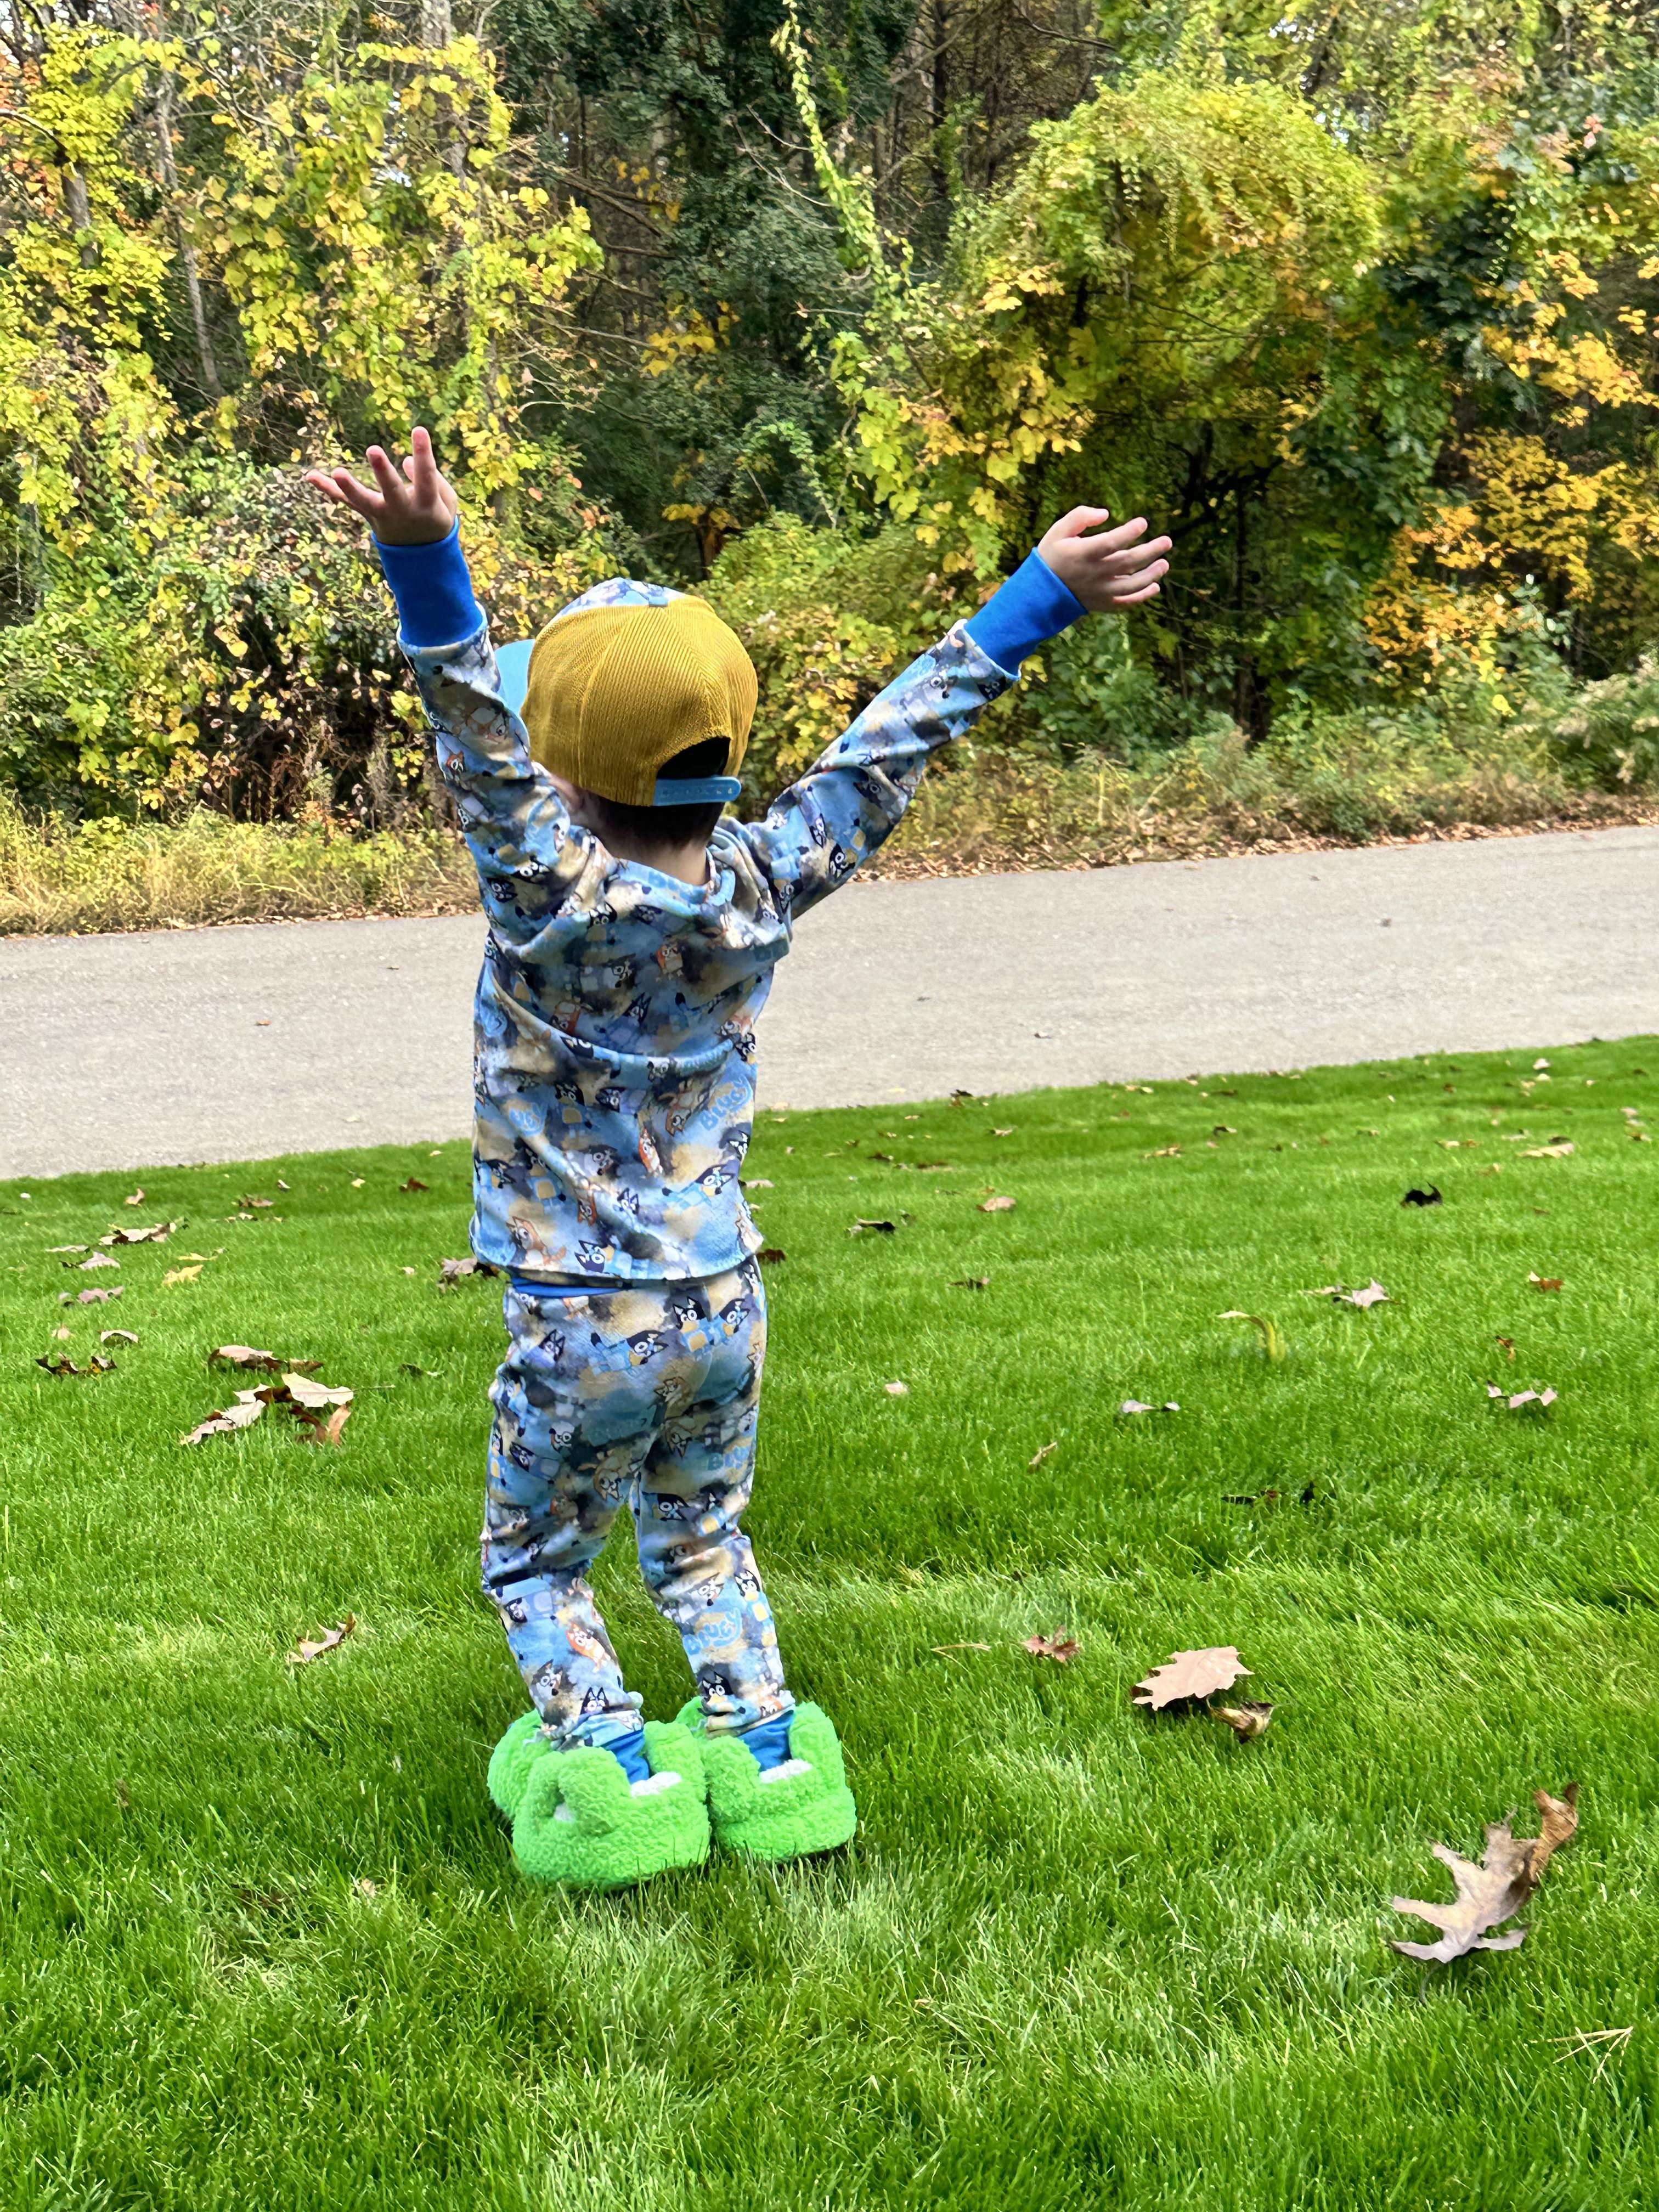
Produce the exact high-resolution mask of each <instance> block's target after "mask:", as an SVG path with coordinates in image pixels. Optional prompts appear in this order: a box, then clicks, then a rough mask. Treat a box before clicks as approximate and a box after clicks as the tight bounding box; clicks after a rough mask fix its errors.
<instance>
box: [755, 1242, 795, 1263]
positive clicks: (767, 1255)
mask: <svg viewBox="0 0 1659 2212" xmlns="http://www.w3.org/2000/svg"><path fill="white" fill-rule="evenodd" d="M755 1257H756V1259H757V1260H758V1261H759V1262H760V1264H761V1266H762V1267H777V1266H779V1265H780V1263H781V1261H785V1260H787V1258H788V1257H789V1255H788V1254H787V1252H786V1251H784V1250H783V1249H782V1248H781V1246H780V1245H777V1244H763V1246H762V1247H761V1249H760V1250H759V1251H758V1252H757V1253H756V1255H755Z"/></svg>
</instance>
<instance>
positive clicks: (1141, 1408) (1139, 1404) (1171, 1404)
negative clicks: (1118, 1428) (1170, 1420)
mask: <svg viewBox="0 0 1659 2212" xmlns="http://www.w3.org/2000/svg"><path fill="white" fill-rule="evenodd" d="M1117 1410H1118V1412H1119V1413H1179V1412H1180V1411H1181V1408H1180V1407H1179V1406H1178V1405H1176V1401H1175V1400H1174V1399H1173V1398H1166V1399H1165V1400H1164V1403H1163V1404H1162V1405H1161V1406H1149V1405H1148V1404H1147V1403H1146V1400H1145V1399H1144V1398H1126V1399H1125V1400H1124V1401H1123V1402H1122V1404H1121V1406H1120V1407H1118V1409H1117Z"/></svg>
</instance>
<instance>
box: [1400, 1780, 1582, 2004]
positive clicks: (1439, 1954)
mask: <svg viewBox="0 0 1659 2212" xmlns="http://www.w3.org/2000/svg"><path fill="white" fill-rule="evenodd" d="M1533 1802H1534V1804H1535V1805H1536V1806H1537V1808H1538V1810H1539V1812H1540V1813H1541V1814H1542V1816H1543V1817H1542V1820H1541V1824H1540V1825H1541V1833H1540V1834H1538V1835H1536V1836H1522V1837H1519V1838H1517V1837H1516V1836H1514V1835H1512V1834H1511V1833H1510V1823H1509V1821H1508V1820H1493V1821H1491V1822H1489V1823H1488V1824H1487V1827H1486V1850H1485V1851H1484V1852H1483V1853H1482V1854H1481V1859H1480V1865H1479V1866H1476V1865H1475V1864H1474V1863H1473V1861H1471V1860H1469V1859H1466V1858H1462V1857H1460V1856H1459V1854H1458V1853H1457V1852H1456V1851H1454V1850H1450V1849H1449V1847H1448V1846H1447V1845H1446V1844H1430V1846H1429V1849H1430V1850H1431V1851H1432V1852H1433V1853H1434V1855H1435V1857H1436V1858H1437V1859H1438V1860H1439V1861H1440V1863H1441V1864H1442V1865H1443V1866H1444V1867H1448V1868H1449V1869H1450V1870H1451V1878H1452V1881H1453V1883H1454V1885H1455V1887H1456V1891H1457V1896H1456V1899H1455V1901H1454V1902H1453V1903H1452V1904H1450V1905H1430V1904H1426V1903H1425V1901H1424V1900H1423V1899H1420V1898H1415V1897H1396V1898H1395V1900H1394V1909H1395V1911H1396V1912H1405V1913H1409V1914H1410V1915H1411V1916H1412V1917H1413V1919H1417V1920H1426V1921H1427V1922H1428V1923H1429V1925H1430V1926H1431V1928H1438V1929H1440V1930H1441V1931H1442V1932H1441V1936H1440V1939H1439V1941H1438V1942H1434V1943H1406V1942H1400V1941H1398V1940H1395V1942H1394V1944H1393V1948H1394V1949H1395V1950H1396V1951H1403V1952H1404V1953H1405V1954H1406V1956H1407V1958H1408V1959H1421V1960H1425V1961H1426V1962H1427V1963H1428V1964H1429V1965H1431V1966H1449V1964H1450V1962H1451V1961H1452V1960H1454V1959H1462V1958H1465V1957H1467V1955H1468V1953H1469V1952H1471V1951H1513V1950H1514V1949H1515V1948H1516V1945H1517V1944H1519V1943H1520V1942H1522V1941H1523V1940H1524V1938H1525V1936H1526V1932H1527V1931H1526V1929H1524V1928H1511V1929H1510V1930H1509V1932H1508V1934H1507V1935H1502V1936H1494V1935H1492V1934H1489V1933H1488V1930H1490V1929H1495V1928H1498V1927H1500V1926H1501V1925H1502V1923H1504V1921H1505V1920H1510V1919H1513V1918H1514V1917H1515V1915H1516V1913H1517V1912H1519V1911H1521V1909H1522V1906H1523V1905H1525V1904H1526V1902H1527V1900H1528V1898H1530V1897H1531V1895H1532V1893H1533V1892H1534V1890H1535V1889H1536V1888H1537V1887H1538V1885H1539V1883H1540V1881H1541V1880H1542V1879H1543V1875H1544V1869H1545V1868H1546V1867H1547V1865H1548V1864H1549V1863H1550V1860H1551V1859H1552V1858H1553V1856H1554V1854H1555V1853H1556V1852H1557V1851H1558V1850H1560V1848H1561V1846H1562V1845H1563V1844H1569V1843H1571V1840H1572V1838H1573V1836H1574V1834H1575V1832H1577V1826H1578V1784H1577V1783H1576V1782H1570V1783H1569V1784H1567V1787H1566V1790H1565V1794H1564V1796H1560V1797H1552V1796H1550V1794H1549V1792H1548V1790H1535V1791H1534V1793H1533ZM1512 1817H1513V1815H1511V1818H1512Z"/></svg>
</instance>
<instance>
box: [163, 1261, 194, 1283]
mask: <svg viewBox="0 0 1659 2212" xmlns="http://www.w3.org/2000/svg"><path fill="white" fill-rule="evenodd" d="M201 1272H202V1262H201V1261H199V1260H198V1261H197V1262H196V1265H195V1266H194V1267H169V1268H168V1269H167V1273H166V1274H165V1275H163V1276H162V1278H161V1288H162V1289H163V1290H166V1289H167V1287H168V1286H169V1285H171V1284H173V1283H193V1282H194V1281H195V1280H196V1278H197V1276H198V1275H199V1274H200V1273H201Z"/></svg>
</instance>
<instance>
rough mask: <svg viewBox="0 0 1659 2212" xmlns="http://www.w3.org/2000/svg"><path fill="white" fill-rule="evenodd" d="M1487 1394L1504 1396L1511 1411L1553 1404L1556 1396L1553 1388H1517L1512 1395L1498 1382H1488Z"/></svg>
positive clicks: (1500, 1339)
mask: <svg viewBox="0 0 1659 2212" xmlns="http://www.w3.org/2000/svg"><path fill="white" fill-rule="evenodd" d="M1498 1341H1499V1343H1502V1341H1503V1339H1502V1338H1501V1337H1500V1338H1499V1339H1498ZM1486 1395H1487V1397H1489V1398H1502V1399H1503V1400H1504V1404H1505V1405H1506V1407H1508V1409H1509V1411H1510V1413H1515V1412H1516V1411H1518V1409H1519V1408H1520V1407H1522V1406H1537V1407H1545V1406H1553V1404H1554V1403H1555V1397H1556V1394H1555V1392H1554V1391H1553V1390H1547V1389H1546V1390H1517V1391H1516V1392H1515V1393H1514V1394H1513V1395H1510V1393H1509V1392H1507V1391H1505V1390H1504V1389H1501V1388H1500V1387H1499V1385H1498V1383H1487V1385H1486Z"/></svg>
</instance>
